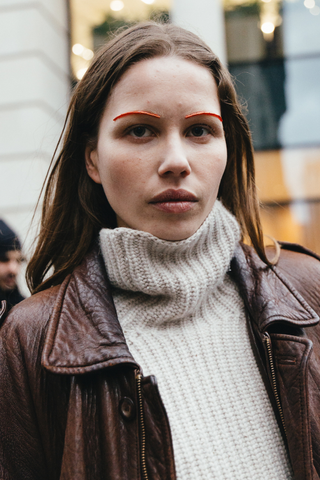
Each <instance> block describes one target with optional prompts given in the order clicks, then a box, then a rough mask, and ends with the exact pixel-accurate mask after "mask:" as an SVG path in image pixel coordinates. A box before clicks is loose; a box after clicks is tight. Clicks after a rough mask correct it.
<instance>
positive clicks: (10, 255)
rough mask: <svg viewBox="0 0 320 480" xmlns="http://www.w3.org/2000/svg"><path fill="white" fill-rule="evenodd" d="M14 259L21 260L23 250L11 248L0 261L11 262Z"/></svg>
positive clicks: (0, 257)
mask: <svg viewBox="0 0 320 480" xmlns="http://www.w3.org/2000/svg"><path fill="white" fill-rule="evenodd" d="M13 260H17V261H20V260H21V251H20V250H9V251H8V252H6V253H5V254H4V255H1V256H0V262H8V261H9V262H11V261H13Z"/></svg>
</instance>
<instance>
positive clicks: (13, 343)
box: [0, 288, 70, 480]
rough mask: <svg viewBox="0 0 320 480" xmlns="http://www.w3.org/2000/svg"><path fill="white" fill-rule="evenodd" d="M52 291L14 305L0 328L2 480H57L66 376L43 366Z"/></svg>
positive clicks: (67, 392)
mask: <svg viewBox="0 0 320 480" xmlns="http://www.w3.org/2000/svg"><path fill="white" fill-rule="evenodd" d="M55 298H56V295H55V293H54V289H53V288H52V289H48V290H47V291H46V292H41V293H40V294H37V295H34V296H32V297H30V298H28V299H26V300H24V301H23V302H21V303H20V304H19V305H17V306H16V307H14V308H13V309H12V310H11V311H10V314H9V316H8V317H7V318H6V319H5V321H4V324H3V326H2V327H1V329H0V479H1V480H44V479H46V480H58V479H59V478H60V469H61V461H62V455H63V445H64V434H65V424H66V416H67V405H68V395H69V384H70V382H69V379H68V378H66V377H67V376H62V375H54V374H51V373H50V372H47V371H46V370H45V369H44V368H43V367H42V365H41V354H42V349H43V344H44V340H45V336H46V331H47V325H48V321H49V318H50V315H51V312H52V308H53V305H54V302H55Z"/></svg>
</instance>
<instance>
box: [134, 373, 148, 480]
mask: <svg viewBox="0 0 320 480" xmlns="http://www.w3.org/2000/svg"><path fill="white" fill-rule="evenodd" d="M136 380H137V391H138V404H139V424H140V452H141V453H140V455H141V472H142V479H143V480H148V472H147V462H146V428H145V424H144V414H143V403H142V388H141V380H142V375H141V373H138V375H137V377H136Z"/></svg>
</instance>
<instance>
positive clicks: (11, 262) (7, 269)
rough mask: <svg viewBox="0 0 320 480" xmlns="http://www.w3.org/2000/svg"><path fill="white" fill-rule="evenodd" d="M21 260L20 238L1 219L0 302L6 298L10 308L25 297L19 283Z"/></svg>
mask: <svg viewBox="0 0 320 480" xmlns="http://www.w3.org/2000/svg"><path fill="white" fill-rule="evenodd" d="M21 261H22V255H21V244H20V240H19V239H18V237H17V235H16V233H15V232H14V231H13V230H11V228H10V227H9V226H8V225H7V224H6V223H5V222H4V221H3V220H0V302H2V301H3V300H5V301H6V302H7V304H8V308H9V309H10V308H11V307H13V306H14V305H16V304H17V303H19V302H21V301H22V300H23V299H24V297H23V296H22V295H21V293H20V292H19V289H18V285H17V277H18V274H19V272H20V267H21Z"/></svg>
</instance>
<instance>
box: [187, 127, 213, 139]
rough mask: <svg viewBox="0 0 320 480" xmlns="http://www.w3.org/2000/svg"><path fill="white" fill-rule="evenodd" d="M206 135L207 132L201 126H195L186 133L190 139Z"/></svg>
mask: <svg viewBox="0 0 320 480" xmlns="http://www.w3.org/2000/svg"><path fill="white" fill-rule="evenodd" d="M206 135H209V130H208V129H207V128H205V127H202V126H201V125H195V126H194V127H192V128H191V129H190V130H189V133H188V136H190V137H205V136H206Z"/></svg>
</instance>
